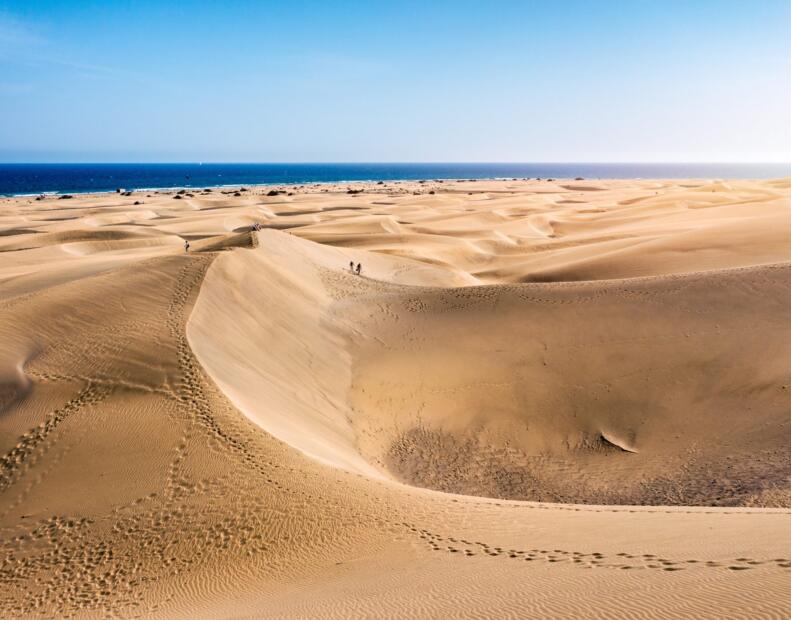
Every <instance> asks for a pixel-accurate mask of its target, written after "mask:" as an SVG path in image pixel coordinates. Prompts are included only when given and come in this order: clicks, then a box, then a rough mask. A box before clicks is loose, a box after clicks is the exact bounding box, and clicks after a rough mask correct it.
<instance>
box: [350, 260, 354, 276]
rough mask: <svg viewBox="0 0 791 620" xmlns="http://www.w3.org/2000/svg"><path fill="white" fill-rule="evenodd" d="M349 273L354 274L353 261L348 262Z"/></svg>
mask: <svg viewBox="0 0 791 620" xmlns="http://www.w3.org/2000/svg"><path fill="white" fill-rule="evenodd" d="M349 271H351V272H352V273H354V261H353V260H350V261H349Z"/></svg>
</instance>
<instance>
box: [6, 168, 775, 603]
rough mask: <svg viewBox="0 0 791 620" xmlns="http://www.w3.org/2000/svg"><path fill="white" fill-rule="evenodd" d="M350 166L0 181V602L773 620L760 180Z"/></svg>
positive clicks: (771, 449)
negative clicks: (260, 183) (398, 174)
mask: <svg viewBox="0 0 791 620" xmlns="http://www.w3.org/2000/svg"><path fill="white" fill-rule="evenodd" d="M356 188H357V189H363V190H364V191H363V192H362V193H358V194H347V193H346V191H347V186H346V185H344V186H343V187H340V186H312V187H310V188H304V189H302V190H299V191H294V190H293V189H292V190H290V191H292V192H293V195H291V196H286V195H279V196H273V197H268V196H265V195H264V194H265V191H264V190H261V189H256V190H253V191H246V192H243V193H242V196H241V197H229V196H228V195H226V194H220V193H218V192H213V193H210V194H204V193H200V194H197V195H194V196H191V197H186V198H184V199H182V200H173V194H172V193H167V192H163V193H155V192H138V193H136V194H135V195H132V196H130V197H120V196H117V195H92V196H83V197H78V198H75V199H73V200H71V201H67V202H68V204H67V205H64V204H63V203H60V202H58V201H56V199H55V198H47V199H45V200H42V201H34V200H32V199H25V198H16V199H6V200H2V201H0V207H1V208H0V231H1V232H2V236H0V342H2V343H3V346H2V348H0V450H2V456H0V496H2V502H0V532H2V535H1V536H0V545H2V555H0V558H2V559H0V583H2V586H3V587H2V591H0V610H1V611H0V615H3V616H8V617H42V618H44V617H46V618H49V617H58V616H73V617H107V616H116V617H162V618H174V617H175V618H178V617H184V618H194V617H222V618H231V617H233V618H237V617H266V618H294V617H317V618H321V617H341V618H355V617H359V618H363V617H394V616H395V617H506V618H508V617H513V618H521V617H548V618H567V617H581V618H585V617H590V618H666V617H667V618H669V617H696V618H722V617H744V618H747V617H749V618H778V617H784V615H786V611H787V609H788V608H789V606H790V605H791V587H790V586H789V584H790V583H791V582H789V575H790V574H791V527H790V526H791V514H790V513H789V511H788V509H789V508H791V466H789V463H791V458H789V457H791V454H790V453H789V452H791V449H790V448H789V446H791V443H790V442H789V439H791V437H790V436H789V434H790V433H791V426H789V422H791V419H790V418H789V414H788V404H789V398H790V396H789V392H791V387H790V386H791V379H789V375H788V367H789V361H791V345H789V344H788V343H789V342H791V338H788V335H789V334H787V332H788V330H789V327H788V325H791V321H789V318H791V317H789V316H788V315H789V312H791V310H789V306H788V303H787V296H788V290H789V286H791V263H790V262H789V260H791V245H787V244H786V243H785V236H786V235H785V234H784V231H785V230H786V229H787V227H788V226H789V225H791V216H790V215H788V214H789V213H791V211H789V209H788V207H789V206H791V193H789V192H790V191H791V183H790V182H788V181H787V180H777V181H737V180H734V181H727V182H724V181H716V182H711V181H706V180H689V181H679V182H675V181H595V182H593V181H577V182H564V181H559V182H546V181H527V182H514V181H503V182H483V181H477V182H464V183H460V182H459V183H451V182H445V183H439V182H426V183H389V184H386V185H382V186H377V185H373V184H360V185H358V186H356ZM430 191H432V192H434V193H433V194H429V193H428V192H430ZM135 200H137V201H140V202H142V203H143V204H140V205H133V204H132V203H133V202H134V201H135ZM253 224H258V225H260V226H261V227H263V230H261V231H260V232H255V231H251V227H252V226H253ZM185 239H188V240H190V242H191V245H192V247H191V252H190V253H189V254H186V253H185V252H184V246H183V243H184V240H185ZM350 261H353V262H355V263H356V262H360V263H362V265H363V273H362V275H361V276H356V275H354V274H352V273H351V272H350V270H349V262H350ZM639 504H643V505H639Z"/></svg>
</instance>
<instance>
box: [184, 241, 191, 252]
mask: <svg viewBox="0 0 791 620" xmlns="http://www.w3.org/2000/svg"><path fill="white" fill-rule="evenodd" d="M184 251H185V252H189V251H190V242H189V241H187V240H186V239H184Z"/></svg>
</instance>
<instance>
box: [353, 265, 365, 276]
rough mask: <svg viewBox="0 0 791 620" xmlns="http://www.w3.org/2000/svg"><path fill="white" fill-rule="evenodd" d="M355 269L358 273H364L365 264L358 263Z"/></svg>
mask: <svg viewBox="0 0 791 620" xmlns="http://www.w3.org/2000/svg"><path fill="white" fill-rule="evenodd" d="M355 271H356V272H357V275H358V276H359V275H360V274H361V273H362V271H363V264H362V263H357V269H355Z"/></svg>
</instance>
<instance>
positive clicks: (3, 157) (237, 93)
mask: <svg viewBox="0 0 791 620" xmlns="http://www.w3.org/2000/svg"><path fill="white" fill-rule="evenodd" d="M0 119H2V120H1V122H0V161H6V162H8V161H31V162H32V161H92V162H94V161H269V162H278V161H286V162H295V161H312V162H316V161H357V162H359V161H536V162H546V161H791V1H789V0H755V1H752V2H748V1H747V0H739V1H735V0H734V1H731V0H720V1H715V0H687V1H674V0H661V1H660V0H650V1H649V0H645V1H640V0H621V1H610V2H605V1H599V2H597V1H595V0H590V1H573V0H567V1H562V0H557V1H550V0H546V1H543V2H530V1H528V0H523V1H517V0H513V1H496V0H492V1H484V0H480V1H477V2H467V1H464V0H459V1H454V2H450V1H447V2H446V1H442V0H436V1H429V0H424V1H421V2H412V1H409V0H401V1H391V2H383V1H382V2H380V1H377V0H367V1H364V2H351V1H332V0H326V1H315V2H308V1H301V0H289V1H283V2H281V1H269V2H267V1H265V0H264V1H259V2H252V1H236V0H224V1H222V2H219V1H217V2H212V1H204V2H198V1H192V2H190V1H181V2H179V1H177V0H171V1H170V2H151V1H145V0H142V1H141V0H136V1H132V0H129V1H113V0H104V1H102V2H93V1H88V0H52V1H37V0H15V1H12V2H8V1H5V0H0Z"/></svg>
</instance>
